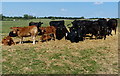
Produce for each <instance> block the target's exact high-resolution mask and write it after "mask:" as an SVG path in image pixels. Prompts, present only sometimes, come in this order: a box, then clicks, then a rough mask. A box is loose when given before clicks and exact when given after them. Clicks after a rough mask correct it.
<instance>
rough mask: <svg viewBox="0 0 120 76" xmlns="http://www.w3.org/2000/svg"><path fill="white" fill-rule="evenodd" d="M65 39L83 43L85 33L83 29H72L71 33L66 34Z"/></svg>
mask: <svg viewBox="0 0 120 76" xmlns="http://www.w3.org/2000/svg"><path fill="white" fill-rule="evenodd" d="M65 39H67V40H70V41H71V42H76V43H77V42H79V41H83V40H84V39H83V32H82V29H81V28H78V29H76V28H73V27H72V28H71V30H70V32H67V33H66V36H65Z"/></svg>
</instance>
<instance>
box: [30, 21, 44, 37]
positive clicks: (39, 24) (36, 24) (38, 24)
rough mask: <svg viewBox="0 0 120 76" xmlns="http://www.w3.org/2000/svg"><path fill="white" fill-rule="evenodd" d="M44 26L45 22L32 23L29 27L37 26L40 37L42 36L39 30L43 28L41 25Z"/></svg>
mask: <svg viewBox="0 0 120 76" xmlns="http://www.w3.org/2000/svg"><path fill="white" fill-rule="evenodd" d="M42 24H43V22H30V23H29V26H32V25H35V26H37V28H38V35H41V31H40V30H39V27H41V25H42Z"/></svg>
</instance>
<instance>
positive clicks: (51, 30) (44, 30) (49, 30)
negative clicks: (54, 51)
mask: <svg viewBox="0 0 120 76" xmlns="http://www.w3.org/2000/svg"><path fill="white" fill-rule="evenodd" d="M39 29H40V30H41V34H42V37H43V38H44V35H52V38H53V40H55V39H56V28H55V27H54V26H47V27H39ZM46 37H48V36H46Z"/></svg>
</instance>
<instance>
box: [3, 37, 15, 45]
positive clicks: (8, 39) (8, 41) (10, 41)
mask: <svg viewBox="0 0 120 76" xmlns="http://www.w3.org/2000/svg"><path fill="white" fill-rule="evenodd" d="M2 44H4V45H9V46H11V45H15V43H14V41H13V39H12V38H11V37H10V36H7V37H4V38H3V39H2Z"/></svg>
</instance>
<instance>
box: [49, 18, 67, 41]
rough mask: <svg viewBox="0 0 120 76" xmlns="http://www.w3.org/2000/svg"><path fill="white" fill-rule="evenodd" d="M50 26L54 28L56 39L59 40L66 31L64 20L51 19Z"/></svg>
mask: <svg viewBox="0 0 120 76" xmlns="http://www.w3.org/2000/svg"><path fill="white" fill-rule="evenodd" d="M49 24H50V26H54V27H55V28H56V39H58V40H61V39H62V38H63V37H64V36H65V34H66V33H67V32H68V30H67V28H66V27H65V25H64V20H61V21H51V22H50V23H49Z"/></svg>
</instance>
